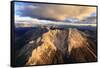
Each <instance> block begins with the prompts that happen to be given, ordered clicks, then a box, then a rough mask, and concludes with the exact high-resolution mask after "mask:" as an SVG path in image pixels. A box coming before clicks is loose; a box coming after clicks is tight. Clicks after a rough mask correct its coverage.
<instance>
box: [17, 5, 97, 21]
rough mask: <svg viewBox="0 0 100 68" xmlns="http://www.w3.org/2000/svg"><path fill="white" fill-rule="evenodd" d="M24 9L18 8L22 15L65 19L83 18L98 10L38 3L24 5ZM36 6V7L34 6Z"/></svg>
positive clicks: (86, 7) (87, 7)
mask: <svg viewBox="0 0 100 68" xmlns="http://www.w3.org/2000/svg"><path fill="white" fill-rule="evenodd" d="M23 7H24V9H20V10H18V11H19V12H21V14H20V15H21V16H25V17H26V16H27V17H32V18H39V19H48V20H65V19H66V18H78V19H83V18H84V17H86V16H89V15H90V14H91V13H94V12H96V7H89V6H71V5H54V4H37V3H34V4H32V5H31V6H30V5H29V6H28V5H27V6H23ZM34 7H35V8H34Z"/></svg>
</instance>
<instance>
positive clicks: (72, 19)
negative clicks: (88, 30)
mask: <svg viewBox="0 0 100 68" xmlns="http://www.w3.org/2000/svg"><path fill="white" fill-rule="evenodd" d="M78 21H80V20H79V19H78V18H67V19H66V20H64V22H67V23H75V22H78Z"/></svg>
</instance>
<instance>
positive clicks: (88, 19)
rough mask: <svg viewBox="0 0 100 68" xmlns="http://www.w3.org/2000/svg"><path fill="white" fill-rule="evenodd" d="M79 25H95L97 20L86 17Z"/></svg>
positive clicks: (93, 17)
mask: <svg viewBox="0 0 100 68" xmlns="http://www.w3.org/2000/svg"><path fill="white" fill-rule="evenodd" d="M80 23H84V24H96V23H97V18H96V16H90V17H87V18H85V19H83V20H82V21H80Z"/></svg>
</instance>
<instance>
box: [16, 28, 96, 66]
mask: <svg viewBox="0 0 100 68" xmlns="http://www.w3.org/2000/svg"><path fill="white" fill-rule="evenodd" d="M43 31H44V28H41V29H39V30H37V31H35V32H34V31H33V32H32V31H30V32H27V33H26V34H25V35H24V41H25V42H23V44H21V45H23V47H21V48H20V49H19V50H18V51H17V52H16V61H15V62H16V64H17V65H19V66H20V65H42V64H59V63H76V62H77V63H79V62H92V61H93V62H94V61H96V59H97V54H96V42H95V40H96V38H95V37H92V36H91V32H88V31H80V30H78V29H76V28H69V29H67V30H62V29H56V28H55V29H47V28H46V31H44V32H43ZM86 32H88V33H86ZM29 33H31V35H30V34H29ZM92 34H93V32H92ZM29 35H30V37H29ZM25 37H27V38H25ZM20 40H21V41H23V39H22V38H21V39H18V41H20Z"/></svg>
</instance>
